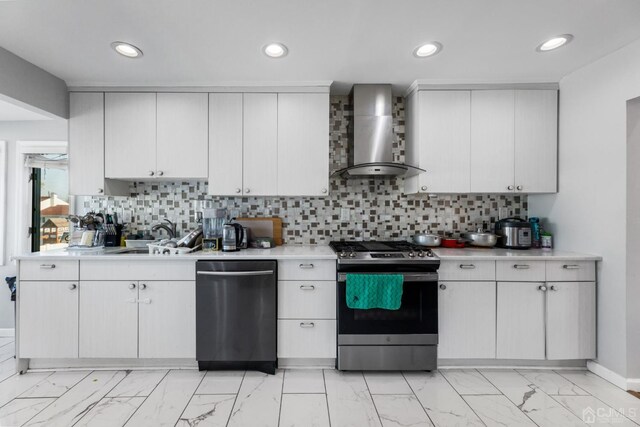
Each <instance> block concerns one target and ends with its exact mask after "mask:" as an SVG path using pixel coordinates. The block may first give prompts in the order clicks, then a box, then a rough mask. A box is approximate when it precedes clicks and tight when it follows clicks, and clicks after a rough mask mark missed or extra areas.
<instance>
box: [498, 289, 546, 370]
mask: <svg viewBox="0 0 640 427" xmlns="http://www.w3.org/2000/svg"><path fill="white" fill-rule="evenodd" d="M497 286H498V298H497V300H498V303H497V328H496V356H497V358H498V359H544V358H545V328H544V306H545V293H544V290H543V289H544V283H543V282H540V283H536V282H498V285H497Z"/></svg>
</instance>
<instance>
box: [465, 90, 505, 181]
mask: <svg viewBox="0 0 640 427" xmlns="http://www.w3.org/2000/svg"><path fill="white" fill-rule="evenodd" d="M513 121H514V92H513V91H512V90H474V91H472V92H471V192H472V193H482V192H486V193H504V192H510V191H513V190H514V189H515V183H514V180H515V178H514V164H513V158H514V157H513V156H514V144H513V140H514V122H513Z"/></svg>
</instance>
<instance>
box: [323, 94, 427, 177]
mask: <svg viewBox="0 0 640 427" xmlns="http://www.w3.org/2000/svg"><path fill="white" fill-rule="evenodd" d="M349 99H350V102H351V105H353V118H352V120H351V122H350V124H349V127H348V130H349V145H348V148H347V154H348V156H347V157H348V165H349V166H348V167H346V168H344V169H340V170H338V171H336V172H335V173H334V174H333V175H334V176H335V175H339V176H341V177H342V178H359V177H388V176H403V175H415V174H417V173H420V172H424V169H420V168H417V167H415V166H410V165H405V164H403V163H395V162H394V161H393V154H392V150H393V140H394V134H393V123H392V117H391V109H392V105H393V98H392V95H391V85H389V84H356V85H353V89H352V90H351V93H350V95H349Z"/></svg>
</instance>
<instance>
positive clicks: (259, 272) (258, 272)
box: [196, 270, 273, 276]
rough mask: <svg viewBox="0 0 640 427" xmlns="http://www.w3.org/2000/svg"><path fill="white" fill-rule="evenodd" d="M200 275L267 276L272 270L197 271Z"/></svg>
mask: <svg viewBox="0 0 640 427" xmlns="http://www.w3.org/2000/svg"><path fill="white" fill-rule="evenodd" d="M196 274H198V275H201V276H268V275H271V274H273V270H256V271H198V272H196Z"/></svg>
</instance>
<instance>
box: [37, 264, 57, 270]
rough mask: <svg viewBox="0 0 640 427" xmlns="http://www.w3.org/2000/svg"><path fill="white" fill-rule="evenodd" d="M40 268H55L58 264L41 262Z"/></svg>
mask: <svg viewBox="0 0 640 427" xmlns="http://www.w3.org/2000/svg"><path fill="white" fill-rule="evenodd" d="M40 268H48V269H54V268H56V265H55V264H40Z"/></svg>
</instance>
